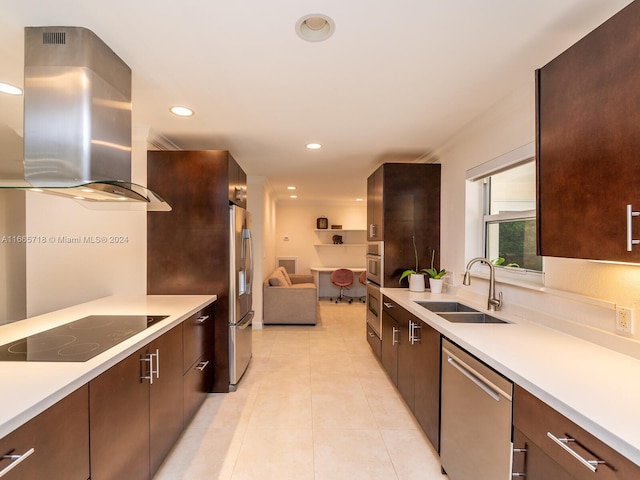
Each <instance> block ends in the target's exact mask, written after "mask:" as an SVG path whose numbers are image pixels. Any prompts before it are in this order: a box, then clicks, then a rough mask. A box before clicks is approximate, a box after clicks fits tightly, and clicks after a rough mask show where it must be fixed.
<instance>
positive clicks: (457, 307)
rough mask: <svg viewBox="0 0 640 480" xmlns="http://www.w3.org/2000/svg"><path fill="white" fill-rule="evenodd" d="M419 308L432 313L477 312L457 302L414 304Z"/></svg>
mask: <svg viewBox="0 0 640 480" xmlns="http://www.w3.org/2000/svg"><path fill="white" fill-rule="evenodd" d="M416 303H417V304H418V305H420V306H421V307H424V308H426V309H427V310H431V311H432V312H436V313H439V312H478V310H476V309H475V308H471V307H467V306H466V305H463V304H462V303H458V302H425V301H423V302H416Z"/></svg>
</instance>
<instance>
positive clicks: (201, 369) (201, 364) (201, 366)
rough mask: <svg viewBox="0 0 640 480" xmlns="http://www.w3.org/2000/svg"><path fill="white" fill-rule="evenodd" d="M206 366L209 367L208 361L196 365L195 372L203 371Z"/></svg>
mask: <svg viewBox="0 0 640 480" xmlns="http://www.w3.org/2000/svg"><path fill="white" fill-rule="evenodd" d="M207 365H209V360H207V361H205V362H200V363H198V366H197V367H196V370H198V371H199V372H201V371H203V370H204V369H205V368H207Z"/></svg>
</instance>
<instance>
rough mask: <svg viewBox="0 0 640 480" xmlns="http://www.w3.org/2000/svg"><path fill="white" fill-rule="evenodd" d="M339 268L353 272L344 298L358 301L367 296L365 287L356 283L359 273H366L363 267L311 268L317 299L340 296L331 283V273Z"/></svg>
mask: <svg viewBox="0 0 640 480" xmlns="http://www.w3.org/2000/svg"><path fill="white" fill-rule="evenodd" d="M339 268H348V269H349V270H351V271H352V272H353V285H351V287H349V290H345V296H347V297H349V298H355V299H358V298H360V297H365V296H366V295H367V287H366V286H365V285H362V284H361V283H360V282H359V281H358V277H359V276H360V273H362V272H364V271H366V268H365V267H311V268H309V270H311V274H312V275H313V283H315V284H316V286H317V287H318V299H320V298H321V297H324V298H329V297H331V298H335V297H337V296H338V295H340V289H339V288H338V287H336V286H335V285H334V284H333V283H331V278H330V277H331V272H333V271H334V270H337V269H339Z"/></svg>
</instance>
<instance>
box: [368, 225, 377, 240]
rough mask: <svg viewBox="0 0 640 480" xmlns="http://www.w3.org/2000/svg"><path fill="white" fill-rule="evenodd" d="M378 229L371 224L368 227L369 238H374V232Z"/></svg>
mask: <svg viewBox="0 0 640 480" xmlns="http://www.w3.org/2000/svg"><path fill="white" fill-rule="evenodd" d="M377 229H378V227H377V225H376V224H375V223H372V224H370V225H369V236H370V237H371V238H373V237H375V236H376V230H377Z"/></svg>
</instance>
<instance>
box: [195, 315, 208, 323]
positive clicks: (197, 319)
mask: <svg viewBox="0 0 640 480" xmlns="http://www.w3.org/2000/svg"><path fill="white" fill-rule="evenodd" d="M208 318H209V315H201V316H199V317H198V318H196V323H204V322H206V321H207V319H208Z"/></svg>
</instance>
